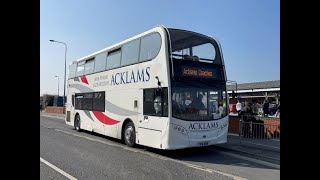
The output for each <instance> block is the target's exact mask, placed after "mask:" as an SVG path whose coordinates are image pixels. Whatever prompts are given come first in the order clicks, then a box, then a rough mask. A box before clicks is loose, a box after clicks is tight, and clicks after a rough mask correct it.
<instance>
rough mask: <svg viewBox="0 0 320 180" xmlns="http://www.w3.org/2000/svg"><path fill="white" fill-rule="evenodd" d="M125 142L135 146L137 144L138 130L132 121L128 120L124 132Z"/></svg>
mask: <svg viewBox="0 0 320 180" xmlns="http://www.w3.org/2000/svg"><path fill="white" fill-rule="evenodd" d="M123 133H124V134H123V137H124V142H125V143H126V145H127V146H130V147H134V146H135V145H136V130H135V128H134V125H133V123H132V122H128V123H127V124H126V126H125V128H124V132H123Z"/></svg>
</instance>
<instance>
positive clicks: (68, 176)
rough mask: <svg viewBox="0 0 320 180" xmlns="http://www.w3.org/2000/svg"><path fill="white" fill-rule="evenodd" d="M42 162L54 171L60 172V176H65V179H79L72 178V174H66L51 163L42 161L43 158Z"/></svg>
mask: <svg viewBox="0 0 320 180" xmlns="http://www.w3.org/2000/svg"><path fill="white" fill-rule="evenodd" d="M40 161H41V162H43V163H45V164H46V165H48V166H49V167H51V168H52V169H54V170H56V171H58V172H59V173H60V174H62V175H64V176H65V177H67V178H69V179H71V180H77V178H75V177H73V176H71V175H70V174H68V173H66V172H64V171H63V170H61V169H59V168H58V167H57V166H55V165H53V164H51V163H49V162H48V161H46V160H44V159H42V158H41V157H40Z"/></svg>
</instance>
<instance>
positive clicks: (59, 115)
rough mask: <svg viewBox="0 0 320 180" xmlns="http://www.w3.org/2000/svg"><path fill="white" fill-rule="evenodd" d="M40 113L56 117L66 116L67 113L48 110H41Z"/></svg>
mask: <svg viewBox="0 0 320 180" xmlns="http://www.w3.org/2000/svg"><path fill="white" fill-rule="evenodd" d="M40 115H47V116H56V117H63V118H64V117H65V116H66V115H65V114H61V113H47V112H44V111H42V112H40Z"/></svg>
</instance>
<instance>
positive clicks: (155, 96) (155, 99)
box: [143, 88, 168, 117]
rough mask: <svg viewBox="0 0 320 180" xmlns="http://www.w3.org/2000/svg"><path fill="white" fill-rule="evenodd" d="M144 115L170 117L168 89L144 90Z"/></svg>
mask: <svg viewBox="0 0 320 180" xmlns="http://www.w3.org/2000/svg"><path fill="white" fill-rule="evenodd" d="M143 114H144V115H150V116H165V117H167V116H168V88H162V90H160V89H158V88H154V89H144V90H143Z"/></svg>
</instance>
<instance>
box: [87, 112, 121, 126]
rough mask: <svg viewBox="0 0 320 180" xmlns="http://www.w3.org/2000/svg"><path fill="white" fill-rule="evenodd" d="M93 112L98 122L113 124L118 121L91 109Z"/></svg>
mask: <svg viewBox="0 0 320 180" xmlns="http://www.w3.org/2000/svg"><path fill="white" fill-rule="evenodd" d="M93 114H94V116H95V117H96V118H97V119H98V120H99V121H100V122H102V123H103V124H106V125H114V124H117V123H119V122H120V121H117V120H114V119H112V118H110V117H108V116H106V115H104V114H103V113H102V112H98V111H93Z"/></svg>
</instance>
